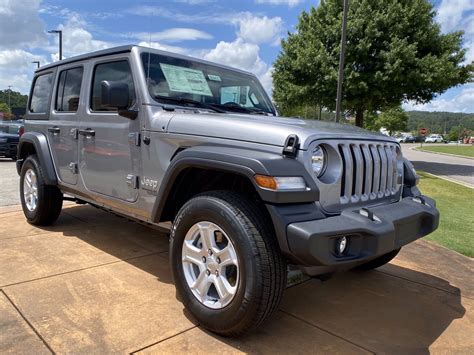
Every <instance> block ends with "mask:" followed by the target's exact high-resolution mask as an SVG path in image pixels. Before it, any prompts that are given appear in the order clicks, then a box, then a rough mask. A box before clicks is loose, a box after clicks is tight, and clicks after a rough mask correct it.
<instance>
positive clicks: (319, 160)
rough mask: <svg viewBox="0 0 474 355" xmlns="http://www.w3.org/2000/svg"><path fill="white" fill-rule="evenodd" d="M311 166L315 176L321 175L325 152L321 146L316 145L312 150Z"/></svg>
mask: <svg viewBox="0 0 474 355" xmlns="http://www.w3.org/2000/svg"><path fill="white" fill-rule="evenodd" d="M311 168H312V169H313V173H314V175H315V176H316V177H319V176H321V175H323V173H324V170H325V169H326V152H325V151H324V148H323V147H321V146H319V145H318V146H316V148H314V150H313V155H312V156H311Z"/></svg>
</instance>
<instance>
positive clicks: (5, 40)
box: [0, 0, 47, 48]
mask: <svg viewBox="0 0 474 355" xmlns="http://www.w3.org/2000/svg"><path fill="white" fill-rule="evenodd" d="M39 4H40V1H39V0H22V1H18V0H0V18H1V20H0V48H18V46H21V45H25V46H27V47H30V48H31V47H34V46H38V45H41V44H42V43H46V42H47V40H46V34H45V32H44V24H43V22H42V21H41V20H40V18H39V16H38V9H39Z"/></svg>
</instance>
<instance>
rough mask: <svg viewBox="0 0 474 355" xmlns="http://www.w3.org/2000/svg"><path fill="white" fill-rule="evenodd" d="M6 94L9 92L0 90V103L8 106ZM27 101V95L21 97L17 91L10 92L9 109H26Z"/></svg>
mask: <svg viewBox="0 0 474 355" xmlns="http://www.w3.org/2000/svg"><path fill="white" fill-rule="evenodd" d="M8 92H9V90H8V89H7V90H0V103H5V104H8ZM27 101H28V95H23V94H21V93H20V92H18V91H13V90H12V91H11V92H10V106H11V107H23V108H24V107H26V103H27Z"/></svg>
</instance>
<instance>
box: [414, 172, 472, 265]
mask: <svg viewBox="0 0 474 355" xmlns="http://www.w3.org/2000/svg"><path fill="white" fill-rule="evenodd" d="M418 174H419V175H420V177H421V178H420V183H419V188H420V190H421V192H422V193H423V194H424V195H427V196H429V197H432V198H434V199H435V200H436V207H437V208H438V209H439V212H440V215H441V220H440V223H439V227H438V229H437V230H436V231H435V232H433V233H432V234H430V235H428V236H427V237H425V239H427V240H432V241H433V242H436V243H438V244H441V245H443V246H445V247H447V248H449V249H452V250H455V251H457V252H458V253H461V254H464V255H466V256H470V257H471V258H473V257H474V190H473V189H470V188H468V187H465V186H462V185H459V184H456V183H453V182H449V181H446V180H443V179H438V178H436V177H434V176H431V175H428V174H425V173H423V172H421V171H419V172H418Z"/></svg>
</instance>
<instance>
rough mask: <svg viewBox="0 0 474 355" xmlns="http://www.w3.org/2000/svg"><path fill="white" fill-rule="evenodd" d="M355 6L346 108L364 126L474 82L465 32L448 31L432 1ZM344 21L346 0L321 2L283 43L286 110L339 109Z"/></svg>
mask: <svg viewBox="0 0 474 355" xmlns="http://www.w3.org/2000/svg"><path fill="white" fill-rule="evenodd" d="M349 7H350V8H349V14H348V24H347V50H346V62H345V68H344V77H345V78H344V87H343V102H342V105H343V107H344V108H345V110H347V111H349V112H350V113H351V114H353V115H355V117H356V124H357V125H358V126H363V123H364V113H365V112H376V111H383V110H384V109H386V108H387V107H394V106H399V105H400V104H401V103H402V102H403V101H407V100H413V101H415V102H417V103H426V102H429V101H430V100H432V99H433V97H434V96H435V95H436V94H439V93H442V92H444V91H445V90H447V89H448V88H450V87H452V86H455V85H459V84H464V83H467V82H468V81H469V80H470V79H471V78H472V76H473V73H474V63H470V64H462V63H463V61H464V59H465V53H466V49H463V48H462V41H463V33H462V32H452V33H448V34H442V33H441V31H440V27H439V25H438V24H437V23H436V22H435V15H436V13H435V11H434V10H433V5H432V4H431V3H430V2H429V1H428V0H384V1H380V0H351V1H350V6H349ZM341 21H342V1H341V0H322V1H321V3H320V5H319V6H318V7H317V8H314V7H313V8H311V9H310V11H309V12H305V11H304V12H302V13H301V15H300V17H299V22H298V25H297V28H296V31H295V32H294V33H289V34H288V38H287V39H285V40H283V41H282V49H281V52H280V54H279V56H278V58H277V60H276V61H275V63H274V73H273V82H274V91H273V97H274V99H275V101H276V102H277V103H278V105H279V106H280V107H281V109H282V111H283V112H285V111H286V110H287V109H289V108H291V106H293V105H298V106H299V105H301V104H309V105H322V106H324V107H326V108H328V109H334V107H335V98H336V86H337V77H338V75H337V74H338V63H339V51H340V38H341Z"/></svg>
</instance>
